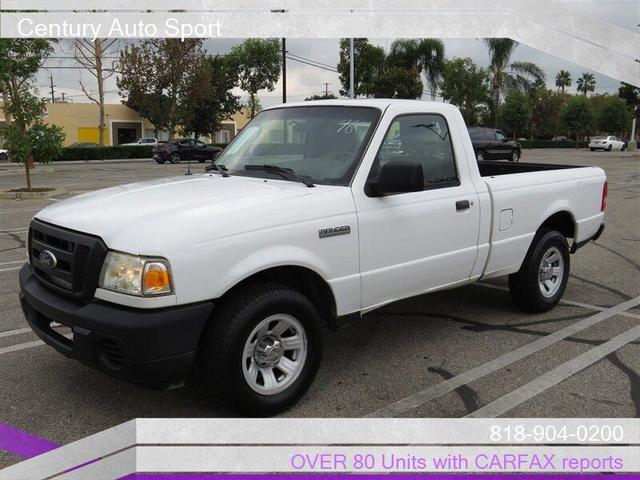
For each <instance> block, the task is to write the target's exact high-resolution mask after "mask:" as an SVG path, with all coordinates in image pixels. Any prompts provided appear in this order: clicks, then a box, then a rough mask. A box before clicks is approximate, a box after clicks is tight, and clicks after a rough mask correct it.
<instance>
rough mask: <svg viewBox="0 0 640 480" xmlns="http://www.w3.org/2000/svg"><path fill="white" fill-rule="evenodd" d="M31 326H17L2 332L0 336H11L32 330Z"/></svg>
mask: <svg viewBox="0 0 640 480" xmlns="http://www.w3.org/2000/svg"><path fill="white" fill-rule="evenodd" d="M31 331H32V330H31V329H30V328H16V329H15V330H6V331H4V332H0V338H2V337H10V336H12V335H21V334H23V333H28V332H31Z"/></svg>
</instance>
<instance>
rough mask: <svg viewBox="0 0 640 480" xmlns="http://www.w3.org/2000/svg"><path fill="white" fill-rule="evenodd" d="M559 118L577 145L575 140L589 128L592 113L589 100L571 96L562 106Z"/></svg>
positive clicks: (577, 140) (578, 139)
mask: <svg viewBox="0 0 640 480" xmlns="http://www.w3.org/2000/svg"><path fill="white" fill-rule="evenodd" d="M561 118H562V124H563V125H564V127H565V128H566V130H567V131H568V132H569V134H570V135H573V136H574V137H575V140H576V147H577V146H578V144H577V142H579V141H580V139H581V138H582V137H583V135H585V134H586V133H587V132H589V130H590V129H591V122H592V121H593V113H592V112H591V106H590V104H589V100H588V99H587V98H585V97H580V96H573V97H571V98H570V99H569V100H568V101H567V103H566V104H565V106H564V107H563V108H562V113H561Z"/></svg>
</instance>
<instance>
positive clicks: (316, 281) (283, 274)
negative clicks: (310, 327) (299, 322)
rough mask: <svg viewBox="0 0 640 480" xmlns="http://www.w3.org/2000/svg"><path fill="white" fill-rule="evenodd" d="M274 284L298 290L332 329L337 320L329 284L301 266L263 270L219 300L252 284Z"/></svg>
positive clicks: (307, 268) (247, 277) (278, 266)
mask: <svg viewBox="0 0 640 480" xmlns="http://www.w3.org/2000/svg"><path fill="white" fill-rule="evenodd" d="M259 282H265V283H266V282H274V283H280V284H284V285H287V286H290V287H292V288H295V289H298V290H300V291H301V292H302V293H303V294H304V295H306V296H307V297H308V298H309V299H310V300H311V301H312V302H313V304H314V305H315V306H316V308H317V309H318V311H319V312H320V316H321V317H322V319H323V320H324V321H325V322H326V324H327V326H329V327H330V328H334V327H335V326H336V320H337V307H336V299H335V295H334V293H333V290H332V289H331V286H330V285H329V283H328V282H327V281H326V280H325V279H324V278H323V277H322V276H321V275H320V274H319V273H317V272H316V271H314V270H312V269H311V268H309V267H307V266H302V265H294V264H290V265H277V266H271V267H268V268H264V269H262V270H259V271H257V272H254V273H251V274H250V275H248V276H246V277H244V278H243V279H242V280H239V281H238V282H237V283H235V284H234V285H233V286H231V287H230V288H229V289H228V290H227V291H225V292H224V294H223V295H222V296H221V297H220V298H219V300H222V301H223V300H224V298H225V297H227V296H228V295H230V294H231V293H232V292H234V291H236V290H238V289H240V288H243V287H245V286H247V285H249V284H252V283H259Z"/></svg>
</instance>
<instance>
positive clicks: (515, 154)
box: [513, 152, 520, 162]
mask: <svg viewBox="0 0 640 480" xmlns="http://www.w3.org/2000/svg"><path fill="white" fill-rule="evenodd" d="M519 160H520V154H519V153H518V152H513V161H514V162H517V161H519Z"/></svg>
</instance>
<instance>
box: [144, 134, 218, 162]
mask: <svg viewBox="0 0 640 480" xmlns="http://www.w3.org/2000/svg"><path fill="white" fill-rule="evenodd" d="M221 151H222V149H221V148H220V147H218V146H216V145H207V144H206V143H204V142H201V141H200V140H193V139H191V138H182V139H179V140H172V141H170V142H159V143H158V145H157V146H156V148H154V149H153V159H154V160H155V161H156V162H158V163H164V162H167V161H168V162H169V163H180V162H181V161H182V160H197V161H198V162H200V163H204V162H206V161H207V160H213V159H214V158H216V156H218V154H219V153H220V152H221Z"/></svg>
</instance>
